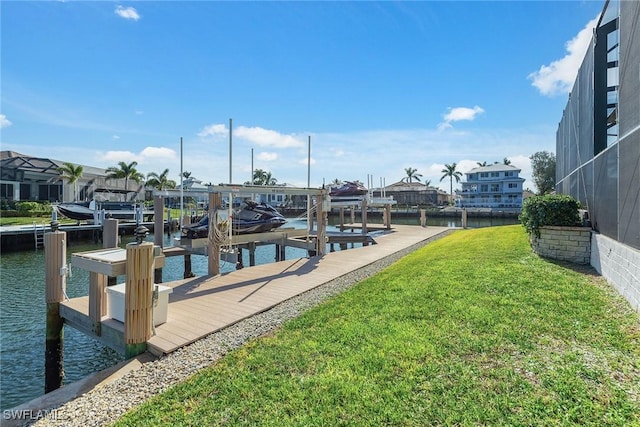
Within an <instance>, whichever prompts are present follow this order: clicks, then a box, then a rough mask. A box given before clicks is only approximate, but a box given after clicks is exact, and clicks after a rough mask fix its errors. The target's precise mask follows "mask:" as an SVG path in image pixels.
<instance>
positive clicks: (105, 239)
mask: <svg viewBox="0 0 640 427" xmlns="http://www.w3.org/2000/svg"><path fill="white" fill-rule="evenodd" d="M102 227H103V230H104V231H103V232H102V247H103V248H104V249H109V248H117V247H118V227H119V221H118V220H117V219H115V218H108V219H105V221H104V223H103V226H102ZM117 283H118V278H117V277H108V278H107V286H114V285H116V284H117ZM102 293H103V294H104V290H103V292H102ZM104 314H106V300H105V308H104V311H103V313H102V315H104Z"/></svg>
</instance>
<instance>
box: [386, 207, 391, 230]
mask: <svg viewBox="0 0 640 427" xmlns="http://www.w3.org/2000/svg"><path fill="white" fill-rule="evenodd" d="M384 213H385V214H386V217H385V219H386V220H387V222H386V223H385V225H386V226H387V230H391V205H390V204H386V205H384Z"/></svg>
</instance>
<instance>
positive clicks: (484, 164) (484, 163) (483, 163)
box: [477, 161, 487, 167]
mask: <svg viewBox="0 0 640 427" xmlns="http://www.w3.org/2000/svg"><path fill="white" fill-rule="evenodd" d="M477 164H478V166H480V167H483V166H487V162H486V161H484V162H477Z"/></svg>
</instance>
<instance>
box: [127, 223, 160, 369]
mask: <svg viewBox="0 0 640 427" xmlns="http://www.w3.org/2000/svg"><path fill="white" fill-rule="evenodd" d="M148 232H149V230H148V229H147V228H146V227H144V226H140V227H137V228H136V231H135V233H136V240H137V241H136V242H135V243H129V244H128V245H127V260H126V270H125V271H126V274H127V281H126V285H125V292H124V296H125V298H124V342H125V357H126V358H130V357H133V356H136V355H138V354H140V353H143V352H145V351H146V349H147V340H148V339H149V338H151V334H152V321H153V319H152V318H153V267H154V257H153V243H151V242H143V239H144V238H145V236H146V235H147V234H148Z"/></svg>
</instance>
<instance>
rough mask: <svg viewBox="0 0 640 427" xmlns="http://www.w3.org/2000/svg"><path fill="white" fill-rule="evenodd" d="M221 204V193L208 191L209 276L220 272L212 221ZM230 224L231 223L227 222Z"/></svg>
mask: <svg viewBox="0 0 640 427" xmlns="http://www.w3.org/2000/svg"><path fill="white" fill-rule="evenodd" d="M221 205H222V195H221V194H220V193H209V235H208V236H207V237H208V245H209V246H208V248H207V253H208V254H209V257H208V259H207V273H209V276H217V275H218V274H220V243H221V242H219V241H217V240H216V239H215V233H214V232H213V230H214V227H213V225H214V224H213V222H214V221H217V218H216V211H217V209H218V208H219V207H220V206H221ZM229 226H231V223H229Z"/></svg>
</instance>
